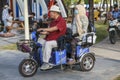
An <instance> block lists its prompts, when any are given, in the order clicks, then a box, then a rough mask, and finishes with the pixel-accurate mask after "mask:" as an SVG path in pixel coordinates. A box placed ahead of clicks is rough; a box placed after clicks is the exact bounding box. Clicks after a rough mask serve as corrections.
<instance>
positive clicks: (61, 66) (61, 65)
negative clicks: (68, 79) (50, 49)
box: [60, 50, 64, 71]
mask: <svg viewBox="0 0 120 80" xmlns="http://www.w3.org/2000/svg"><path fill="white" fill-rule="evenodd" d="M62 61H63V60H62V50H60V68H61V70H62V71H63V70H64V68H63V64H62Z"/></svg>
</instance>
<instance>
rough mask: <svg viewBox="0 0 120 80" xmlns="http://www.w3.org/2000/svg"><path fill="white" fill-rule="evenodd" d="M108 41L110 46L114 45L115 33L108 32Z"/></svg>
mask: <svg viewBox="0 0 120 80" xmlns="http://www.w3.org/2000/svg"><path fill="white" fill-rule="evenodd" d="M109 40H110V43H111V44H115V43H116V33H115V31H110V32H109Z"/></svg>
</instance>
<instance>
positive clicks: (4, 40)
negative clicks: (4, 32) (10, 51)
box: [0, 33, 24, 46]
mask: <svg viewBox="0 0 120 80" xmlns="http://www.w3.org/2000/svg"><path fill="white" fill-rule="evenodd" d="M15 34H16V35H15V36H14V37H8V38H5V37H0V46H6V45H10V44H15V43H16V42H17V41H19V40H21V39H24V35H23V34H18V33H15Z"/></svg>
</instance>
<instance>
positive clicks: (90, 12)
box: [89, 0, 94, 24]
mask: <svg viewBox="0 0 120 80" xmlns="http://www.w3.org/2000/svg"><path fill="white" fill-rule="evenodd" d="M93 8H94V0H89V22H91V23H92V24H94V9H93Z"/></svg>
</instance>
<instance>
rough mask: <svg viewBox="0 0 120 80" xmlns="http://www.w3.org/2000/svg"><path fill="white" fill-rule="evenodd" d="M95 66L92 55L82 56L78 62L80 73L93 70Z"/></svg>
mask: <svg viewBox="0 0 120 80" xmlns="http://www.w3.org/2000/svg"><path fill="white" fill-rule="evenodd" d="M94 64H95V57H94V55H92V54H86V55H84V56H83V58H82V60H81V62H80V70H81V71H90V70H92V69H93V67H94Z"/></svg>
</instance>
